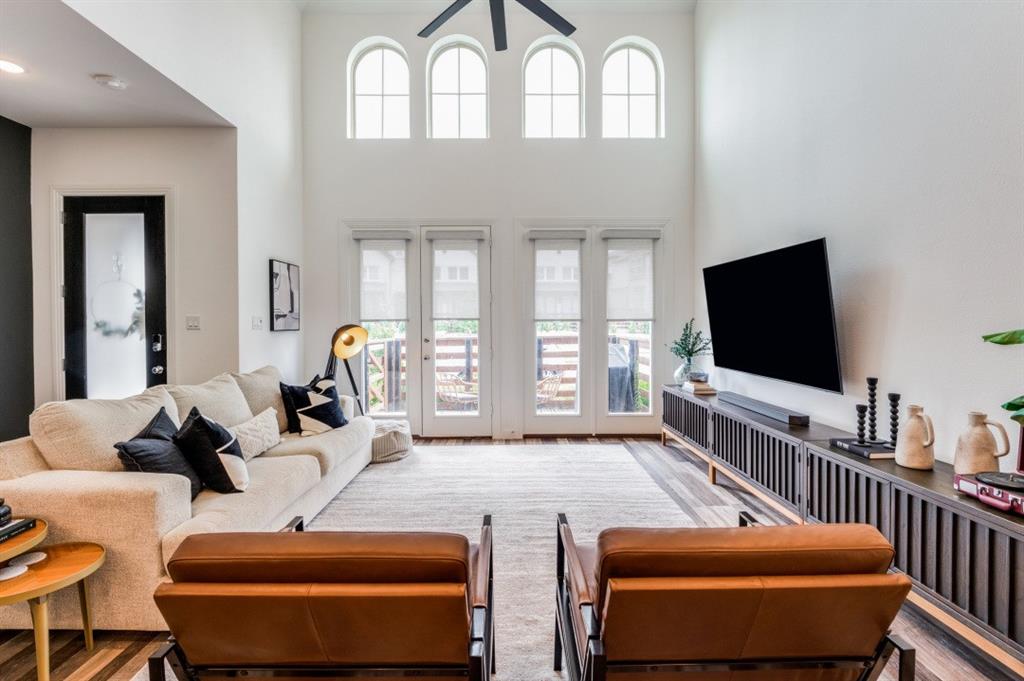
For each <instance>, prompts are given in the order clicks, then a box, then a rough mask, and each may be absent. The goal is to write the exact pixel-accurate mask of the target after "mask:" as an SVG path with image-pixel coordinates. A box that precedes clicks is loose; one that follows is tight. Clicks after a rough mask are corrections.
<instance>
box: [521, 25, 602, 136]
mask: <svg viewBox="0 0 1024 681" xmlns="http://www.w3.org/2000/svg"><path fill="white" fill-rule="evenodd" d="M547 49H550V50H562V51H563V52H565V53H566V54H568V55H569V56H571V57H572V58H573V60H574V61H575V62H576V76H577V80H578V85H579V86H578V88H577V92H576V95H575V96H576V97H577V98H578V102H577V109H578V111H577V116H578V117H579V123H580V129H579V135H577V136H576V137H558V136H556V135H555V123H554V116H555V113H554V99H555V97H559V96H561V97H571V96H573V95H564V94H563V95H559V94H556V93H555V92H554V82H553V80H554V79H552V86H551V92H547V93H543V92H536V93H534V92H527V91H526V69H527V67H528V66H529V64H530V61H531V60H532V59H533V58H534V57H536V56H537V55H538V54H539V53H540V52H542V51H544V50H547ZM553 64H554V59H552V68H554V66H553ZM521 77H522V83H523V84H522V88H521V92H520V105H521V106H522V111H523V115H522V136H523V139H541V140H546V139H570V140H571V139H586V137H587V103H586V82H587V76H586V62H585V61H584V58H583V53H582V52H581V51H580V48H579V45H577V44H576V43H575V42H573V41H572V40H569V39H568V38H564V37H562V36H545V37H543V38H540V39H539V40H537V41H536V42H534V43H533V45H531V46H530V47H529V49H527V51H526V56H525V57H524V58H523V67H522V74H521ZM529 95H533V96H546V97H549V98H550V99H551V104H552V106H551V135H550V136H548V137H528V136H527V134H526V98H527V96H529Z"/></svg>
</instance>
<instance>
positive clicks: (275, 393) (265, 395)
mask: <svg viewBox="0 0 1024 681" xmlns="http://www.w3.org/2000/svg"><path fill="white" fill-rule="evenodd" d="M231 378H233V379H235V383H237V384H238V387H239V389H241V391H242V395H244V396H245V401H246V402H248V403H249V410H250V411H252V413H253V414H259V413H261V412H263V411H265V410H267V409H270V408H273V409H276V410H277V426H278V428H277V432H279V433H283V432H284V431H286V430H288V416H287V414H285V410H284V400H283V399H281V372H280V371H278V369H277V367H272V366H265V367H263V368H262V369H257V370H256V371H250V372H249V373H247V374H231Z"/></svg>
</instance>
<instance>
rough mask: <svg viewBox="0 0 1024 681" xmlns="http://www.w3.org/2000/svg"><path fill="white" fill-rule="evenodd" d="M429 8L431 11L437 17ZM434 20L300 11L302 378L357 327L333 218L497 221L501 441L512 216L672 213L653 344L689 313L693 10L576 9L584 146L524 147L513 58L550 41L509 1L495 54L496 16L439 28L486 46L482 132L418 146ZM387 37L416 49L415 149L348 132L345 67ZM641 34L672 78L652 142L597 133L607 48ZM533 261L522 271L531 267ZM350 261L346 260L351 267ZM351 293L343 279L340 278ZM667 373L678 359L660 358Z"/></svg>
mask: <svg viewBox="0 0 1024 681" xmlns="http://www.w3.org/2000/svg"><path fill="white" fill-rule="evenodd" d="M430 9H433V7H431V8H430ZM433 16H434V13H432V12H429V11H424V12H423V13H418V14H386V15H373V14H340V13H332V12H330V11H327V12H324V11H322V10H321V6H316V5H314V6H311V7H310V8H309V9H307V11H306V13H305V14H304V16H303V102H304V107H303V118H304V130H305V182H306V204H305V210H306V234H305V250H306V252H305V262H306V270H305V272H306V288H305V293H306V297H305V300H306V314H305V323H306V330H307V332H306V336H305V343H306V372H307V373H312V372H313V371H316V370H319V369H320V367H321V366H322V364H323V361H324V355H325V353H326V352H327V350H328V348H329V339H330V337H331V333H332V332H333V330H334V329H335V328H336V327H337V326H338V325H339V324H340V323H343V322H347V321H352V320H354V319H355V317H356V315H357V314H358V311H357V310H356V309H355V306H354V305H353V304H351V303H353V302H354V301H353V300H351V299H350V298H349V297H347V296H342V294H341V288H342V279H341V277H342V276H343V272H342V269H343V268H342V255H341V250H340V249H341V248H342V247H343V245H344V246H345V247H346V248H347V247H348V241H347V239H344V240H343V239H341V238H340V236H339V235H340V233H341V229H342V224H343V223H344V222H345V221H346V220H357V219H378V220H385V219H399V220H403V221H410V222H413V223H414V224H415V222H416V221H436V220H444V219H453V220H455V219H462V220H480V221H483V222H486V223H488V224H491V225H493V249H492V252H493V254H494V256H493V262H494V271H493V275H492V278H493V282H494V287H493V290H494V292H495V302H494V308H493V309H494V312H495V315H494V318H495V328H494V337H495V339H496V347H495V357H496V358H497V364H498V366H496V367H495V371H496V374H495V375H496V379H495V380H496V382H497V385H498V388H499V391H500V392H499V393H498V394H496V400H495V403H496V411H498V410H499V409H500V414H499V418H498V428H497V429H496V431H495V433H496V434H499V433H501V434H506V435H507V434H509V433H511V432H512V431H513V430H515V431H517V432H522V431H521V423H522V404H523V397H522V392H521V391H522V389H523V385H522V383H523V373H524V372H523V370H522V368H521V367H522V365H521V362H522V357H523V352H522V348H521V344H520V343H521V341H520V339H521V338H522V337H523V332H522V328H523V323H524V322H523V320H522V319H521V317H520V314H519V311H520V310H522V309H523V307H522V304H521V300H520V297H519V295H518V292H517V291H516V290H515V278H514V277H515V273H516V270H517V269H520V270H521V269H522V268H524V267H527V264H526V262H521V261H518V260H517V259H516V258H517V257H520V256H521V255H522V254H521V253H516V251H515V244H516V241H517V240H516V239H515V230H516V225H517V221H519V220H525V219H528V218H667V219H668V220H670V225H669V232H670V233H669V234H668V235H667V237H666V239H664V240H663V241H661V242H659V247H660V248H664V249H666V255H667V257H666V258H665V261H666V262H668V263H670V264H671V265H672V266H673V267H674V268H675V270H674V271H675V273H676V276H675V278H674V281H673V282H672V283H671V285H670V291H669V295H668V296H666V300H667V306H666V310H667V312H666V314H665V316H664V317H663V318H662V319H661V320H660V321H661V322H662V323H661V324H659V327H658V335H659V338H657V339H656V341H657V342H658V347H662V345H663V343H665V342H667V340H668V337H669V336H670V335H672V333H674V332H677V330H678V327H679V325H680V320H681V319H682V318H683V317H684V316H687V315H689V313H690V301H691V300H692V276H691V272H692V271H691V260H690V257H691V255H690V249H691V239H692V230H691V215H692V205H691V199H692V197H691V188H692V185H693V182H692V168H691V159H692V132H693V118H692V112H693V102H692V95H693V85H692V75H693V73H692V71H693V67H692V19H693V17H692V15H690V14H686V13H684V12H682V11H680V12H675V13H672V12H662V13H647V12H637V13H629V14H614V13H593V14H591V13H587V14H581V13H571V15H570V16H569V17H568V18H569V19H570V20H572V21H574V22H575V23H576V24H577V25H578V26H579V27H580V30H579V31H578V32H577V33H576V34H575V35H574V36H573V38H574V39H575V40H576V41H577V42H578V43H579V45H580V48H581V49H582V51H583V54H584V57H585V59H586V74H587V82H586V93H587V125H586V129H587V133H588V137H587V138H586V139H583V140H524V139H523V138H522V133H521V108H522V106H521V95H520V93H521V87H522V76H521V69H522V62H523V57H524V54H525V51H526V48H527V47H528V46H529V45H530V44H531V43H532V42H533V41H534V40H536V39H537V38H539V37H541V36H544V35H548V34H550V33H551V30H550V28H549V27H547V26H546V24H544V23H543V22H541V21H540V20H538V19H537V18H536V17H534V16H533V15H531V14H529V13H527V12H526V11H525V10H523V8H522V7H520V6H519V5H517V4H515V3H509V4H508V5H507V16H508V33H509V42H510V44H509V50H508V51H507V52H502V53H496V52H494V51H493V38H492V36H491V27H490V20H489V15H488V13H487V12H483V11H477V12H474V11H471V10H467V11H465V12H463V13H461V14H459V15H457V16H456V17H455V18H454V19H453V20H452V21H450V22H449V23H448V24H447V25H445V27H444V29H443V30H441V31H438V33H436V34H435V36H434V39H438V38H442V37H444V36H446V35H450V34H452V33H464V34H467V35H470V36H472V37H474V38H476V39H478V40H479V41H480V42H482V43H483V44H484V45H485V46H486V47H487V48H488V55H487V56H488V60H489V64H490V87H491V99H490V111H491V122H490V127H491V137H490V139H487V140H461V141H460V140H428V139H426V110H425V96H426V95H425V89H426V83H425V81H426V75H425V69H426V63H425V61H426V54H427V51H428V49H429V48H430V46H431V45H432V44H433V43H434V40H433V39H431V40H424V39H422V38H418V37H416V33H417V32H418V31H419V30H420V29H421V28H423V26H424V25H426V24H427V23H428V22H429V21H430V20H431V19H433ZM373 35H384V36H388V37H390V38H393V39H395V40H397V41H399V42H400V43H401V44H402V46H403V47H404V48H405V49H406V51H407V52H408V54H409V59H410V67H411V80H412V99H411V101H412V139H410V140H385V141H380V140H376V141H374V140H350V139H347V137H346V120H345V115H346V106H345V97H346V87H345V78H346V74H345V64H346V60H347V59H348V56H349V51H350V50H351V49H352V47H353V46H354V45H355V44H356V43H357V42H359V41H360V40H362V39H364V38H366V37H369V36H373ZM627 35H639V36H642V37H645V38H648V39H650V40H652V41H654V42H655V43H656V44H657V45H658V47H659V48H660V49H661V52H662V55H663V57H664V60H665V64H666V73H667V132H666V138H665V139H659V140H604V139H601V136H600V135H601V119H600V110H601V99H600V92H601V87H600V74H601V62H602V57H603V55H604V51H605V50H606V49H607V47H608V46H609V45H610V44H611V43H612V42H613V41H615V40H616V39H618V38H621V37H623V36H627ZM527 262H528V261H527ZM344 264H345V265H346V266H347V264H348V262H347V261H346V262H345V263H344ZM346 283H347V282H346ZM659 359H660V374H661V376H660V378H661V379H662V380H668V379H670V377H671V373H672V370H673V368H674V365H673V364H672V362H671V360H670V356H669V355H668V353H667V351H664V352H663V353H662V355H661V356H660V357H659Z"/></svg>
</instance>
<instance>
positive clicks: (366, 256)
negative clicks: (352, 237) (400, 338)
mask: <svg viewBox="0 0 1024 681" xmlns="http://www.w3.org/2000/svg"><path fill="white" fill-rule="evenodd" d="M405 262H406V243H405V241H399V240H391V241H360V242H359V316H360V319H362V320H363V321H384V320H393V319H399V320H401V319H407V318H408V316H409V313H408V308H407V307H406V291H405Z"/></svg>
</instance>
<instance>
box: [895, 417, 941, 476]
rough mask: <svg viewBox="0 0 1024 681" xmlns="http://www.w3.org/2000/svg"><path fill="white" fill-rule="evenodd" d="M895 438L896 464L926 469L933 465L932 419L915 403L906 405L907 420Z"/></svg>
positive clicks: (933, 438)
mask: <svg viewBox="0 0 1024 681" xmlns="http://www.w3.org/2000/svg"><path fill="white" fill-rule="evenodd" d="M899 433H900V436H899V438H898V439H897V440H896V464H897V465H899V466H903V467H904V468H916V469H918V470H922V471H928V470H931V469H932V468H934V466H935V449H934V445H935V429H934V428H933V427H932V419H931V417H930V416H928V415H927V414H925V413H924V409H923V408H922V407H919V406H918V405H916V404H911V405H908V406H907V420H906V421H904V422H903V425H902V426H900V431H899Z"/></svg>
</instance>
